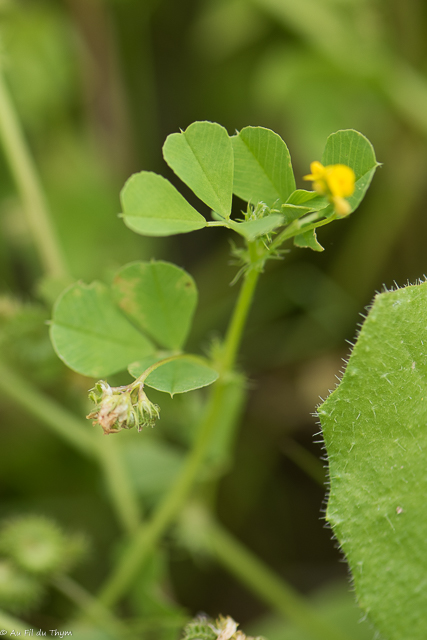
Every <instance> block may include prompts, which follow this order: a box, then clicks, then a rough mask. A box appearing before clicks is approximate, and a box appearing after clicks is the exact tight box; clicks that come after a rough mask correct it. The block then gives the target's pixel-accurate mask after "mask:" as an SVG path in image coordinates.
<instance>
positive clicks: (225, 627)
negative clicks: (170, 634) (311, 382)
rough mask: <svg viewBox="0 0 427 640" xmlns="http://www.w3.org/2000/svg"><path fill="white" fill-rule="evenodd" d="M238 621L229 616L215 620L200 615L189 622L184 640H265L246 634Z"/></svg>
mask: <svg viewBox="0 0 427 640" xmlns="http://www.w3.org/2000/svg"><path fill="white" fill-rule="evenodd" d="M238 626H239V625H238V623H237V622H235V621H234V620H233V618H231V616H227V617H226V618H224V617H223V616H219V618H217V620H215V621H213V620H211V619H210V618H208V617H207V616H205V615H199V616H197V618H194V620H192V621H191V622H189V623H188V624H187V626H186V627H185V629H184V637H183V639H182V640H263V638H260V637H258V638H252V637H249V636H246V635H245V634H244V633H243V631H238V630H237V627H238Z"/></svg>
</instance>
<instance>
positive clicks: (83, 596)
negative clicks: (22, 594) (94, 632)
mask: <svg viewBox="0 0 427 640" xmlns="http://www.w3.org/2000/svg"><path fill="white" fill-rule="evenodd" d="M51 584H52V586H53V587H55V589H57V590H58V591H59V592H60V593H62V595H64V596H65V597H66V598H68V599H69V600H71V602H73V603H74V604H75V605H77V607H79V609H84V610H87V611H90V617H91V620H92V622H93V623H94V624H96V625H98V626H99V627H101V628H102V629H106V630H107V631H109V632H110V633H113V634H114V635H115V636H116V637H118V638H123V637H126V638H131V634H130V633H129V629H128V628H127V626H126V625H125V624H124V623H123V622H122V621H121V620H119V619H118V618H116V617H115V615H114V614H112V613H111V611H109V610H108V609H107V608H106V607H104V606H103V605H102V604H101V603H100V602H98V601H97V600H95V598H94V597H93V596H92V595H91V594H90V593H88V591H86V589H84V588H83V587H82V586H81V585H79V584H78V583H77V582H75V581H74V580H73V579H72V578H70V577H68V576H66V575H58V576H56V577H55V578H53V579H52V580H51Z"/></svg>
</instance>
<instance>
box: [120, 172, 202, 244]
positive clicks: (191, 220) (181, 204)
mask: <svg viewBox="0 0 427 640" xmlns="http://www.w3.org/2000/svg"><path fill="white" fill-rule="evenodd" d="M120 200H121V203H122V207H123V214H122V215H123V219H124V221H125V224H126V226H128V227H129V229H132V231H136V233H141V234H142V235H146V236H169V235H173V234H175V233H188V232H189V231H196V230H197V229H202V228H203V227H205V226H206V220H205V219H204V217H203V216H201V215H200V213H198V212H197V211H196V210H195V209H194V208H193V207H192V206H191V205H190V204H188V202H187V200H186V199H185V198H184V197H183V196H182V195H181V194H180V193H179V191H177V190H176V189H175V187H174V186H173V185H172V184H171V183H170V182H169V181H168V180H166V178H163V177H162V176H159V175H157V174H156V173H151V172H150V171H141V172H140V173H135V174H134V175H133V176H131V177H130V178H129V180H128V181H127V182H126V184H125V186H124V187H123V189H122V191H121V193H120Z"/></svg>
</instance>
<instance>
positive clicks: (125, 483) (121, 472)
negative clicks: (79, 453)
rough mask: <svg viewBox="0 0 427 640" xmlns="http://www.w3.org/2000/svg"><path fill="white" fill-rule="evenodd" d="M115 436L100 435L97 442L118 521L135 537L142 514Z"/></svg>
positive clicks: (99, 457) (99, 456)
mask: <svg viewBox="0 0 427 640" xmlns="http://www.w3.org/2000/svg"><path fill="white" fill-rule="evenodd" d="M113 438H114V436H112V437H108V436H106V435H105V434H103V435H101V434H99V437H97V438H96V440H95V442H96V445H97V451H96V452H97V454H98V459H99V462H100V464H101V467H102V469H103V472H104V478H105V483H106V485H107V489H108V492H109V495H110V499H111V503H112V505H113V506H114V509H115V511H116V514H117V517H118V520H119V521H120V522H121V523H122V526H123V528H124V530H125V531H126V533H127V534H129V535H133V534H135V533H136V531H137V530H138V527H139V525H140V523H141V519H142V514H141V508H140V504H139V500H138V496H137V493H136V491H135V487H134V485H133V484H132V482H131V479H130V477H129V473H128V472H127V469H126V466H125V463H124V460H123V455H122V454H121V451H120V447H118V444H119V443H117V441H114V440H113Z"/></svg>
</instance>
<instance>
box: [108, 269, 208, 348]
mask: <svg viewBox="0 0 427 640" xmlns="http://www.w3.org/2000/svg"><path fill="white" fill-rule="evenodd" d="M113 295H114V298H115V300H116V302H117V304H118V305H119V307H120V308H121V309H122V311H123V312H124V313H125V314H126V315H127V316H128V318H130V320H132V322H133V323H134V324H135V325H136V326H137V327H139V328H140V329H142V330H143V331H145V332H147V333H148V334H149V335H150V336H151V337H152V338H154V340H156V342H158V344H159V345H160V346H162V347H166V348H167V349H181V347H182V346H183V344H184V342H185V340H186V338H187V335H188V332H189V329H190V326H191V321H192V319H193V314H194V310H195V308H196V304H197V289H196V284H195V282H194V280H193V278H192V277H191V276H190V275H189V274H188V273H187V272H186V271H184V270H183V269H180V268H179V267H177V266H175V265H174V264H170V263H169V262H161V261H158V262H157V261H154V260H153V261H152V262H134V263H131V264H128V265H126V266H125V267H123V269H121V270H120V271H119V272H118V273H117V275H116V277H115V279H114V282H113Z"/></svg>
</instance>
